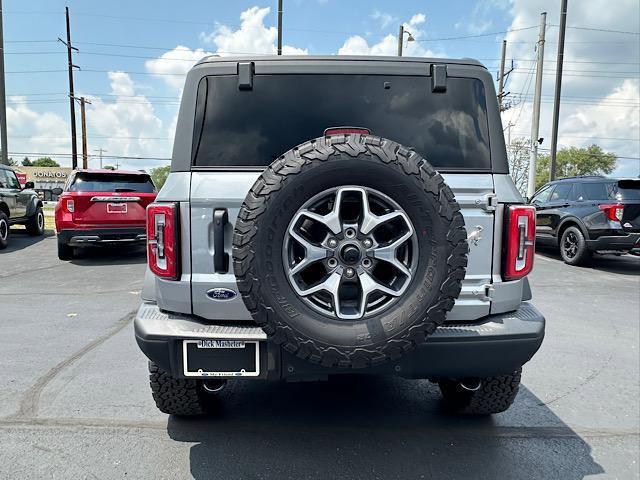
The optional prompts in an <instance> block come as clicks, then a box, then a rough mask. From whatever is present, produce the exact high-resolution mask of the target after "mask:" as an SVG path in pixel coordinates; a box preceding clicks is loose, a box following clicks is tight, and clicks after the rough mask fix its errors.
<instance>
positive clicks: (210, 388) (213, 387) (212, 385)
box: [202, 380, 227, 393]
mask: <svg viewBox="0 0 640 480" xmlns="http://www.w3.org/2000/svg"><path fill="white" fill-rule="evenodd" d="M226 384H227V381H226V380H204V381H203V382H202V387H203V388H204V390H205V392H208V393H218V392H220V391H222V389H223V388H224V387H225V385H226Z"/></svg>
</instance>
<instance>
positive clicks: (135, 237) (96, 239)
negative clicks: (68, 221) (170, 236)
mask: <svg viewBox="0 0 640 480" xmlns="http://www.w3.org/2000/svg"><path fill="white" fill-rule="evenodd" d="M58 240H59V241H60V242H62V243H64V244H67V245H70V246H73V247H83V246H87V245H97V244H118V243H130V244H143V243H145V242H146V240H147V232H146V229H145V227H126V228H89V229H82V230H61V231H59V232H58Z"/></svg>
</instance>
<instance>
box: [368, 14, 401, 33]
mask: <svg viewBox="0 0 640 480" xmlns="http://www.w3.org/2000/svg"><path fill="white" fill-rule="evenodd" d="M371 18H373V19H374V20H378V21H379V22H380V28H382V29H385V28H387V27H388V26H389V25H393V24H396V23H398V17H394V16H393V15H391V14H390V13H386V12H381V11H380V10H374V11H373V13H372V14H371Z"/></svg>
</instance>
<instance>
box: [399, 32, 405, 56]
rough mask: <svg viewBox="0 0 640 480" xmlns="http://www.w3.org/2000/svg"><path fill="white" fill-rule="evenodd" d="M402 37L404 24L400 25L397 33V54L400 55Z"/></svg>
mask: <svg viewBox="0 0 640 480" xmlns="http://www.w3.org/2000/svg"><path fill="white" fill-rule="evenodd" d="M403 38H404V25H400V33H398V56H399V57H401V56H402V39H403Z"/></svg>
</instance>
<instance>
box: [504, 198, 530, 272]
mask: <svg viewBox="0 0 640 480" xmlns="http://www.w3.org/2000/svg"><path fill="white" fill-rule="evenodd" d="M505 222H506V228H505V241H504V245H505V250H504V252H505V253H504V260H503V262H504V263H503V265H502V277H503V278H504V280H517V279H518V278H522V277H524V276H525V275H528V274H529V273H530V272H531V269H532V268H533V257H534V251H535V240H536V209H535V207H533V206H530V205H510V206H509V207H508V208H507V209H506V211H505Z"/></svg>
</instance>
